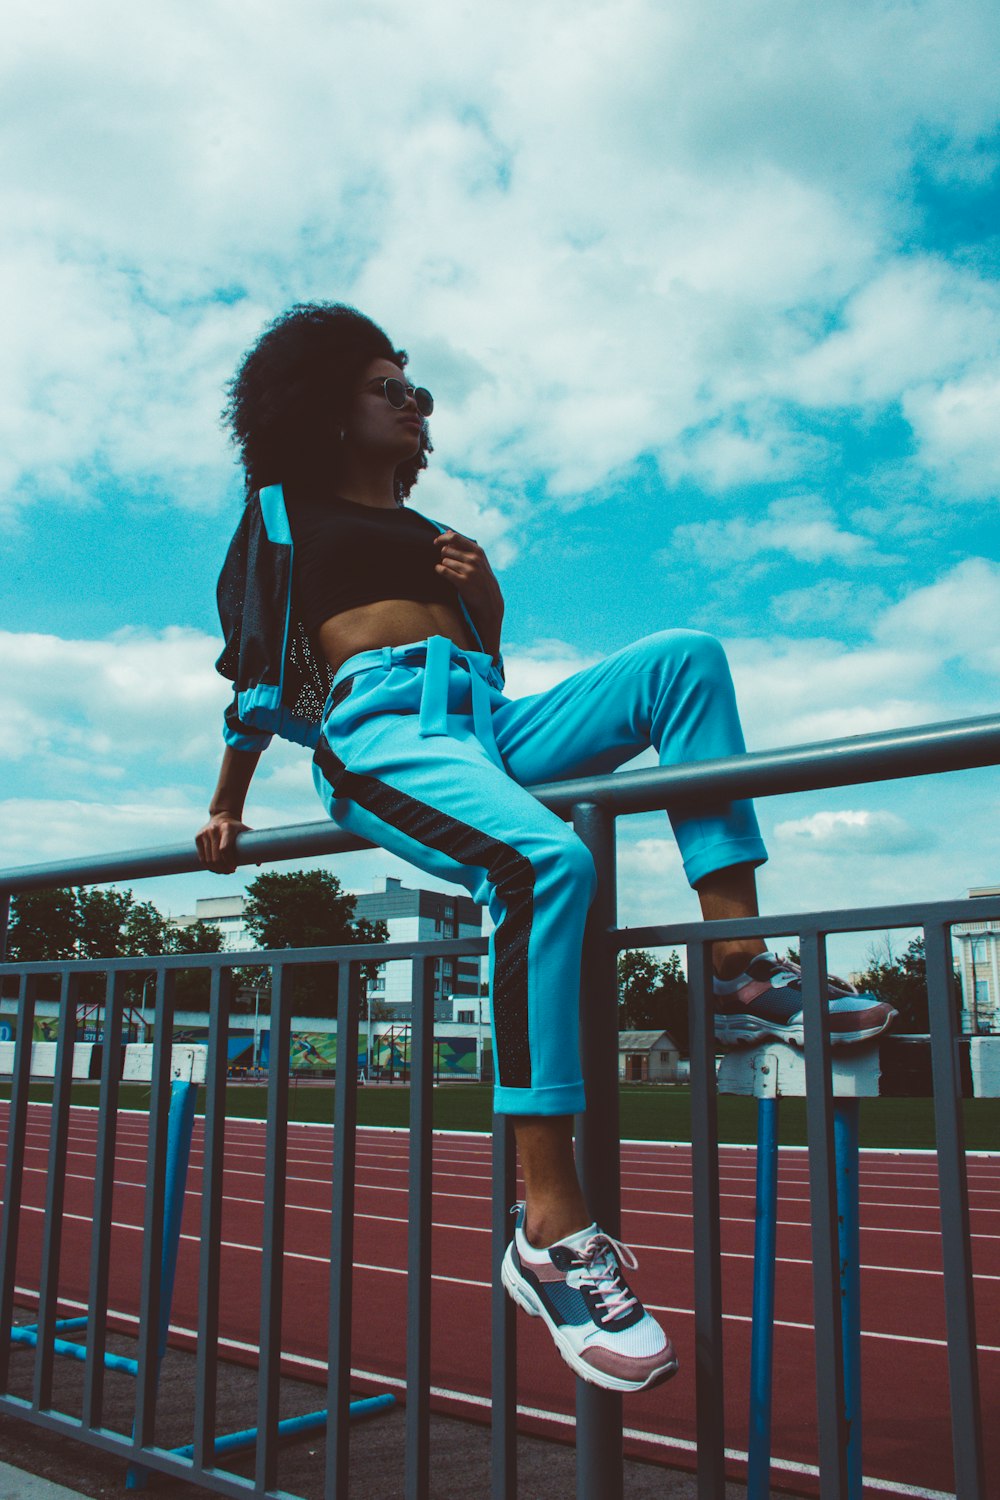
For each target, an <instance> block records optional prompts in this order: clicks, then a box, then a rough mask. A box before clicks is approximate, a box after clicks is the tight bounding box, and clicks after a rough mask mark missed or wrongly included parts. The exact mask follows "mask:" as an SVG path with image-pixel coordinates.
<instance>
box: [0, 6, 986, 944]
mask: <svg viewBox="0 0 1000 1500" xmlns="http://www.w3.org/2000/svg"><path fill="white" fill-rule="evenodd" d="M5 29H6V33H7V36H6V43H7V44H6V45H5V49H4V58H3V60H2V61H0V70H2V73H3V89H2V93H0V98H2V100H3V105H2V125H0V128H2V131H3V146H4V149H3V152H2V156H0V160H2V162H3V166H2V168H0V193H2V204H3V220H2V222H3V225H4V229H3V240H2V244H3V249H2V254H0V277H2V279H3V283H4V296H3V298H2V303H0V306H2V309H3V310H2V313H0V316H2V319H3V347H4V350H5V359H4V362H3V370H2V373H0V427H2V434H3V441H2V443H0V554H2V573H0V577H2V580H3V581H2V585H0V632H2V636H0V678H2V682H3V694H4V701H5V705H6V712H5V714H4V716H3V718H2V719H0V866H10V865H17V864H23V863H31V862H35V861H36V860H48V859H57V858H61V857H65V856H70V855H74V854H80V853H93V852H98V851H106V850H113V849H118V848H127V847H132V846H136V845H154V844H158V843H166V842H175V841H177V840H179V839H183V838H186V837H188V836H189V835H192V834H193V832H194V830H195V829H196V828H197V827H198V826H199V823H200V821H201V820H202V818H203V814H204V808H205V805H206V803H207V799H208V796H209V794H210V791H211V787H212V785H213V783H214V777H215V771H216V765H217V759H218V754H219V730H218V721H219V714H220V711H221V707H222V705H223V703H224V701H225V698H226V687H225V684H223V683H222V681H221V679H218V678H217V677H216V675H215V674H214V672H213V668H212V662H213V660H214V656H215V654H216V653H217V650H218V641H217V623H216V619H215V607H214V583H215V577H216V574H217V572H218V568H219V565H220V563H221V559H222V556H223V554H224V551H225V547H226V543H227V540H228V537H229V534H230V533H231V531H232V529H233V526H234V524H235V521H236V517H237V513H238V508H239V495H240V487H239V481H238V476H237V473H236V470H235V467H234V463H233V458H232V454H231V452H230V451H229V449H228V448H227V445H226V442H225V439H224V436H223V434H222V432H221V429H220V427H219V425H218V412H219V409H220V407H221V404H222V400H223V388H224V385H225V382H226V380H227V379H228V377H229V375H230V374H231V372H232V370H233V368H234V366H235V364H236V362H237V360H238V358H239V356H240V354H241V353H242V351H243V350H244V349H245V348H246V347H247V346H248V344H249V343H250V342H251V341H252V340H253V339H254V337H255V336H256V334H257V333H258V332H259V330H260V329H261V327H262V326H263V325H264V323H265V322H266V321H267V320H268V319H269V318H271V317H272V316H274V315H275V314H276V313H277V312H279V311H281V310H282V309H283V308H284V307H286V306H288V305H289V304H290V303H292V302H293V301H298V300H309V299H314V298H329V299H336V300H344V301H348V302H352V303H354V304H355V305H357V306H359V307H361V308H362V309H364V310H365V311H367V312H369V313H370V314H371V315H372V316H374V317H375V318H376V319H378V320H379V321H380V322H381V323H383V324H384V325H385V326H386V328H387V329H388V330H389V332H390V334H391V336H392V337H393V338H394V339H395V340H397V341H398V342H399V343H401V344H403V345H404V346H405V347H407V348H408V349H409V351H410V354H411V369H412V371H413V372H414V374H415V375H416V376H417V378H418V379H419V380H420V381H421V382H423V383H425V384H427V385H429V386H430V387H431V388H432V389H433V391H434V393H435V396H436V398H437V402H438V406H437V410H436V411H435V415H434V419H433V424H432V433H433V437H434V442H435V447H436V452H435V454H434V458H433V461H432V468H431V469H430V470H429V471H428V473H427V474H426V475H425V476H424V477H423V478H422V479H421V482H420V485H419V486H418V489H417V491H416V492H415V494H414V501H415V504H416V505H417V508H418V509H423V510H425V511H427V512H428V513H429V514H431V515H435V516H437V517H439V518H440V519H443V520H446V521H449V522H450V523H451V524H454V525H455V526H456V527H458V528H459V529H460V530H464V531H467V532H469V533H470V534H472V535H475V536H476V537H477V538H478V539H479V540H480V541H481V542H482V543H483V544H484V545H485V546H486V547H487V549H488V551H489V554H490V556H491V559H492V561H493V563H494V566H495V568H496V570H497V572H498V575H499V577H500V579H501V583H502V586H503V589H504V592H505V596H506V600H507V620H506V627H505V640H506V648H505V649H506V656H507V659H508V680H509V686H510V690H511V692H512V693H514V694H518V693H521V692H527V691H533V690H535V689H536V688H537V687H539V686H541V685H544V684H546V683H550V682H554V681H556V680H557V679H558V678H559V677H560V676H562V675H564V674H565V673H567V672H569V671H572V670H574V669H575V668H577V667H579V666H581V665H584V664H586V663H588V662H590V661H594V660H596V659H598V658H600V657H601V656H603V655H605V654H606V653H608V652H609V651H612V650H615V649H617V648H618V647H620V646H622V645H624V644H626V643H627V642H628V641H629V640H631V639H633V638H636V637H638V636H641V635H644V634H646V633H648V632H650V631H653V630H658V629H662V628H664V627H667V626H674V625H695V626H698V627H699V628H702V629H707V630H711V631H713V632H714V633H716V634H718V635H719V636H721V637H722V639H723V640H724V641H725V643H726V645H727V648H728V650H729V652H730V658H731V661H732V664H733V669H734V674H735V676H736V680H737V685H738V691H739V695H740V700H741V705H742V708H743V713H744V720H745V727H746V733H747V739H748V742H749V744H750V746H751V747H752V748H753V747H756V748H764V747H766V746H771V745H784V744H795V743H801V742H805V741H809V740H816V739H826V738H833V737H837V736H839V735H841V734H851V733H858V732H864V731H867V730H875V729H879V728H886V727H891V726H896V725H902V724H917V723H925V722H935V721H940V720H944V719H951V718H960V717H964V716H968V715H973V714H981V713H989V712H994V711H995V709H996V703H997V686H998V678H1000V639H998V629H997V621H998V619H1000V563H998V524H997V497H998V491H1000V459H998V455H997V441H996V436H997V430H998V416H1000V373H998V372H1000V366H998V363H997V352H998V334H1000V290H998V283H997V269H998V263H1000V190H998V183H1000V174H998V166H1000V122H998V114H997V94H996V75H995V59H996V57H997V55H998V41H1000V36H998V33H1000V14H998V12H997V9H996V6H995V5H993V4H990V3H977V0H958V3H954V0H951V3H945V0H937V3H932V0H923V3H906V4H902V3H898V4H893V3H886V4H872V5H865V6H859V5H857V4H855V3H831V4H827V5H824V6H822V7H801V6H791V5H789V4H787V3H783V0H782V3H778V0H763V3H761V4H759V5H756V6H754V7H747V6H745V5H742V4H737V3H721V0H708V3H706V4H703V5H700V6H698V7H697V8H689V9H688V10H684V9H683V8H681V7H664V6H662V5H658V4H655V3H653V0H617V3H615V4H586V3H584V4H582V5H581V4H572V5H571V4H569V3H566V0H540V3H534V4H530V5H528V4H524V3H520V0H515V3H514V4H512V5H510V6H507V7H505V8H504V11H503V14H502V16H501V15H500V13H499V12H497V13H495V14H494V13H493V12H489V11H486V12H484V11H482V10H480V9H478V8H477V9H472V8H459V7H455V6H453V5H450V4H445V3H438V0H428V3H426V4H424V5H423V6H421V7H419V8H414V7H412V6H404V5H400V4H397V3H370V4H366V5H363V6H361V5H352V4H348V5H344V6H339V7H337V8H336V10H335V11H331V10H330V8H329V7H325V6H323V5H320V4H318V3H316V4H312V3H309V4H302V3H300V4H294V3H293V4H292V5H290V6H288V7H285V8H284V9H283V11H282V13H281V16H280V18H279V17H278V15H277V13H276V12H274V11H273V9H272V8H270V7H265V6H262V5H259V4H247V3H242V4H239V5H237V4H234V3H220V4H216V5H213V6H211V7H205V8H203V9H202V10H201V11H199V12H190V11H188V10H187V9H186V8H185V11H184V14H183V15H181V13H180V10H179V9H178V7H176V6H172V5H169V4H162V3H161V4H151V5H149V6H146V7H143V8H142V9H141V11H138V10H132V11H126V12H123V11H122V10H121V8H120V7H119V6H117V5H112V4H110V3H106V4H105V3H101V0H95V3H94V4H92V5H89V6H88V7H86V10H85V12H84V11H79V12H76V11H73V10H72V9H71V10H69V11H67V10H66V8H65V7H61V6H56V5H54V4H35V5H32V6H31V7H28V6H17V7H15V11H14V14H13V17H12V18H10V19H9V21H8V24H7V27H6V28H5ZM998 802H1000V797H998V791H997V777H996V773H995V771H982V772H974V773H968V774H965V775H961V776H955V777H952V778H949V779H946V780H944V779H942V780H938V781H936V782H934V783H928V782H923V781H916V782H912V783H905V784H904V783H901V784H898V785H887V786H876V787H869V788H864V789H854V790H852V789H844V790H840V791H836V792H827V793H822V794H816V795H808V796H801V797H797V798H794V799H791V798H787V799H777V800H773V801H768V802H767V803H762V804H761V807H760V813H761V819H762V823H763V825H764V827H765V832H766V835H767V837H768V840H769V844H770V846H771V850H772V861H771V864H770V865H769V867H768V868H767V870H766V872H764V874H763V875H762V882H761V889H762V897H763V902H764V905H765V907H766V909H769V910H772V911H784V910H790V909H794V908H795V907H796V906H800V905H803V904H806V905H821V906H837V905H853V904H855V903H858V902H864V901H868V900H871V901H884V900H891V899H909V898H913V899H917V898H923V897H933V898H940V897H944V896H947V895H958V894H963V893H964V891H965V890H966V888H967V887H968V886H970V885H979V884H986V883H990V882H994V881H996V880H997V879H998V878H1000V836H998V832H997V827H998V823H997V811H998ZM318 816H320V808H319V803H318V802H317V801H316V800H315V794H314V792H313V790H312V785H311V780H310V775H309V763H308V757H307V756H303V755H302V753H301V752H298V751H295V750H294V749H293V748H291V747H286V746H283V745H279V744H277V743H276V744H275V745H274V746H272V748H271V749H270V750H269V751H268V754H267V756H266V757H265V760H264V761H263V762H262V765H261V768H260V771H259V773H258V778H257V781H256V782H255V785H254V788H253V791H252V793H251V799H250V802H249V804H248V817H249V820H250V821H251V822H252V823H253V824H254V825H255V826H266V825H269V824H286V823H292V822H298V821H302V820H312V819H315V818H316V817H318ZM620 839H621V852H620V868H619V879H620V896H621V916H622V919H623V920H626V921H630V922H638V921H646V920H653V919H655V918H657V917H660V916H667V915H670V916H671V917H676V916H680V915H683V914H684V913H687V912H693V910H694V904H693V898H692V897H691V896H690V894H689V893H688V892H687V890H686V887H685V886H684V883H683V879H682V877H681V874H680V867H679V861H678V859H677V855H676V852H675V850H674V848H673V845H672V842H671V840H670V838H669V832H668V830H667V829H666V825H665V822H664V820H663V819H660V818H653V817H644V818H641V819H634V820H629V821H627V822H625V823H623V824H621V825H620ZM336 868H337V869H338V872H339V873H340V874H341V877H342V878H343V879H344V881H345V883H346V884H348V885H349V886H350V887H352V888H354V889H358V890H363V889H370V888H371V887H372V885H373V884H376V883H378V884H381V881H382V878H383V877H384V875H386V874H403V875H404V878H407V879H410V878H413V877H412V875H411V873H410V872H407V871H406V870H405V869H404V867H402V866H400V865H398V863H397V862H396V861H394V860H391V859H389V858H388V857H387V856H384V855H380V854H370V855H368V854H366V855H359V856H352V857H351V858H350V859H348V860H346V861H341V862H340V863H339V864H338V865H337V866H336ZM235 884H236V882H235V881H229V882H224V881H217V880H213V879H212V878H211V877H208V876H205V877H192V878H190V879H183V880H181V879H178V880H174V881H170V882H160V883H158V884H156V885H153V884H149V885H147V886H143V887H142V888H141V891H142V894H143V895H146V896H150V897H152V898H153V899H156V900H157V901H159V903H160V904H161V905H162V906H163V907H164V909H166V910H171V911H174V912H177V911H181V910H188V909H190V907H191V904H192V902H193V900H194V898H195V897H196V896H197V895H198V894H209V893H212V894H219V893H221V892H222V891H223V890H227V889H231V888H233V887H234V885H235ZM866 941H867V940H866ZM864 947H865V943H863V942H860V941H859V942H858V943H855V944H854V946H853V947H852V948H851V949H850V952H849V953H846V954H845V958H846V959H847V960H849V961H850V962H851V963H854V962H859V961H861V960H862V959H863V957H864Z"/></svg>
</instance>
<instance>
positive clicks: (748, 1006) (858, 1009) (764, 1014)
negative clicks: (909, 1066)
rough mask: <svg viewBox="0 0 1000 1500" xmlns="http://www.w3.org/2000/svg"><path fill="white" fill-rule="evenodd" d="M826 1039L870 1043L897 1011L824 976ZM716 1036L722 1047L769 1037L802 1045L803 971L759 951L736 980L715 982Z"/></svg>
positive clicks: (842, 1043) (750, 1043)
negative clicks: (827, 999) (827, 1007)
mask: <svg viewBox="0 0 1000 1500" xmlns="http://www.w3.org/2000/svg"><path fill="white" fill-rule="evenodd" d="M827 993H828V995H829V997H830V1041H831V1043H832V1044H833V1045H834V1046H847V1045H849V1044H852V1043H856V1042H869V1041H871V1040H872V1039H873V1038H874V1037H877V1036H881V1034H882V1032H883V1031H885V1030H886V1029H887V1028H888V1027H889V1026H891V1025H892V1023H893V1021H894V1020H895V1019H896V1016H897V1015H898V1011H895V1010H893V1008H892V1006H891V1005H887V1004H886V1002H885V1001H884V1000H877V999H876V998H875V996H874V995H871V994H868V993H867V992H859V991H858V990H856V989H855V988H854V986H853V985H852V984H848V983H847V981H846V980H844V979H838V978H837V977H836V975H834V974H829V975H827ZM715 1036H716V1040H717V1041H720V1042H722V1043H724V1044H725V1045H726V1046H730V1047H739V1046H753V1045H755V1044H756V1043H757V1042H762V1041H765V1040H766V1039H767V1038H768V1037H774V1038H775V1039H776V1040H777V1041H779V1042H791V1043H792V1045H793V1046H795V1047H801V1046H802V1044H803V1028H802V970H801V969H800V968H799V966H798V964H796V963H793V962H792V961H791V959H788V958H779V957H778V955H777V954H776V953H758V954H757V956H756V957H755V958H753V959H751V961H750V962H749V963H748V964H747V967H746V970H745V972H744V973H742V974H739V975H737V977H736V978H735V979H729V980H724V979H718V978H717V979H716V981H715Z"/></svg>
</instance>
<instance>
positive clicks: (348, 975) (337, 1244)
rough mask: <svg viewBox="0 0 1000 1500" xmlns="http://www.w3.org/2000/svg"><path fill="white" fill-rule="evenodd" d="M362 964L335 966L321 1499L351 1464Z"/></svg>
mask: <svg viewBox="0 0 1000 1500" xmlns="http://www.w3.org/2000/svg"><path fill="white" fill-rule="evenodd" d="M360 987H361V966H360V964H356V963H355V964H352V963H343V962H342V963H340V964H339V965H338V967H337V1081H336V1085H335V1089H336V1091H335V1093H334V1101H333V1104H334V1122H333V1203H332V1212H331V1217H330V1314H329V1333H328V1350H329V1352H328V1355H327V1369H328V1374H327V1395H326V1408H327V1422H326V1482H325V1487H324V1490H323V1494H324V1496H325V1500H347V1483H348V1473H349V1468H350V1405H351V1314H352V1310H353V1288H354V1281H353V1275H354V1171H355V1160H356V1148H357V1118H358V1114H357V1112H358V1090H357V1056H358V1010H359V1002H360Z"/></svg>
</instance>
